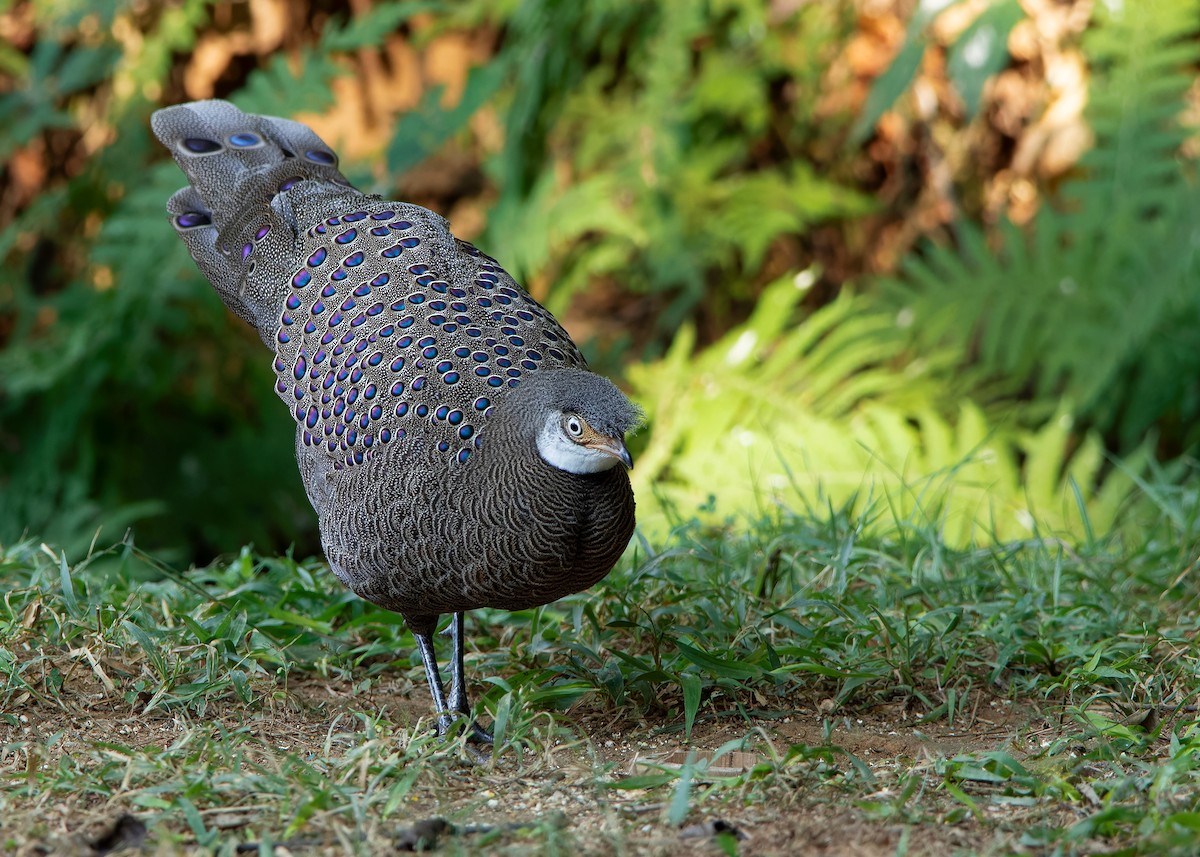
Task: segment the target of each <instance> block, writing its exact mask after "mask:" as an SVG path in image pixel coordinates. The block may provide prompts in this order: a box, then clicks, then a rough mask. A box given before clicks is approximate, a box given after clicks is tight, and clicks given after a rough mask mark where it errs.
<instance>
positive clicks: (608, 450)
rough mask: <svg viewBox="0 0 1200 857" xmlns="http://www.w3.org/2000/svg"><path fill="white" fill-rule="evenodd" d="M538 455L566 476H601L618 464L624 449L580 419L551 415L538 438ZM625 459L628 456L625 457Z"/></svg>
mask: <svg viewBox="0 0 1200 857" xmlns="http://www.w3.org/2000/svg"><path fill="white" fill-rule="evenodd" d="M537 448H538V454H539V455H541V456H542V459H543V460H544V461H545V462H546V463H547V464H549V465H550V466H551V467H557V468H558V469H559V470H565V471H567V472H568V473H579V474H584V473H600V472H601V471H604V470H608V469H609V468H610V467H615V466H616V465H618V464H620V463H621V461H622V460H621V457H620V455H621V453H622V452H624V449H625V447H624V446H623V445H622V444H621V443H620V441H615V440H613V439H612V438H608V437H605V436H604V435H601V434H599V433H598V432H596V431H595V430H594V429H593V428H592V427H591V426H589V425H588V424H587V422H586V421H585V420H584V419H583V417H580V416H577V415H576V414H564V413H561V412H559V411H554V412H552V413H551V414H549V415H548V416H547V417H546V422H545V424H544V425H543V426H542V430H541V431H540V432H539V433H538V437H537ZM625 454H626V455H628V453H625Z"/></svg>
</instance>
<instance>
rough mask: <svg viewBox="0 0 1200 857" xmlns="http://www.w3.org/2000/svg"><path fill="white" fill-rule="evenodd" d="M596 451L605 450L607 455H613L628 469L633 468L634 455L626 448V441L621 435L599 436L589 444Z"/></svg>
mask: <svg viewBox="0 0 1200 857" xmlns="http://www.w3.org/2000/svg"><path fill="white" fill-rule="evenodd" d="M587 446H588V447H589V448H591V449H594V450H596V452H603V453H604V454H605V455H611V456H612V457H613V458H615V459H617V461H619V462H621V463H622V464H624V465H625V469H626V470H632V469H633V457H632V456H630V454H629V450H628V449H626V448H625V442H624V441H623V440H621V438H619V437H599V438H597V439H596V440H594V441H592V442H591V443H589V444H587Z"/></svg>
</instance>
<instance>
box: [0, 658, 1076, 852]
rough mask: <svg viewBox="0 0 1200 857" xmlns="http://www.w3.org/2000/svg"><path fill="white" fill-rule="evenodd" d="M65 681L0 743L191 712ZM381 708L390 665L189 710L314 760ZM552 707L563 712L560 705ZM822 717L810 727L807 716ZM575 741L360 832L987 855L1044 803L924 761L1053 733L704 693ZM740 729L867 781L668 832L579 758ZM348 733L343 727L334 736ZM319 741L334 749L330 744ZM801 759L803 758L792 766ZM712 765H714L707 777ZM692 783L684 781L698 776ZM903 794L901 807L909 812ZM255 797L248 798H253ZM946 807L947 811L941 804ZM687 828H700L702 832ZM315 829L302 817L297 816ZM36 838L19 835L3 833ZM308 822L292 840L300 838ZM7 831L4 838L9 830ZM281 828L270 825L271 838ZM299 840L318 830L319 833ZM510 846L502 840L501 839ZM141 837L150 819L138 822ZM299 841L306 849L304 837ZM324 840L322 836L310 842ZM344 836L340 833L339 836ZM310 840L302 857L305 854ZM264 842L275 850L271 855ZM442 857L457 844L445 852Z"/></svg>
mask: <svg viewBox="0 0 1200 857" xmlns="http://www.w3.org/2000/svg"><path fill="white" fill-rule="evenodd" d="M73 684H76V686H77V689H78V690H79V691H81V693H79V694H78V695H77V696H75V697H74V699H75V700H76V701H77V702H78V705H77V707H75V708H74V709H73V710H69V711H64V710H61V709H59V708H57V707H54V708H50V707H48V706H45V705H44V704H36V703H32V702H29V703H27V704H26V705H25V706H24V709H23V711H22V714H21V726H20V727H12V726H7V725H0V743H3V744H13V743H15V742H22V741H29V740H31V739H33V740H38V739H40V740H45V739H46V738H48V737H49V736H50V735H51V734H53V733H56V732H61V733H62V738H61V740H60V741H59V742H58V744H57V745H56V752H58V753H60V754H67V755H75V754H82V753H84V752H85V751H87V750H88V749H89V748H91V747H93V746H94V745H95V743H96V742H97V741H110V742H113V743H115V744H119V745H122V746H124V747H130V748H135V749H136V748H154V747H165V746H169V745H170V744H171V743H172V742H174V741H176V740H178V739H179V738H180V737H181V735H183V734H184V733H185V732H187V731H188V730H194V729H196V728H198V727H199V728H204V727H205V724H204V723H197V722H196V721H195V720H194V719H189V718H186V717H183V716H177V715H172V714H171V713H168V712H163V711H152V712H149V713H146V714H137V713H135V712H134V711H131V708H130V706H129V705H127V704H126V703H124V701H123V700H121V699H120V698H119V696H117V695H114V694H106V693H104V689H103V688H102V687H100V686H99V684H97V685H96V686H95V687H93V688H87V687H85V686H86V685H87V684H89V682H88V681H87V680H86V679H84V680H82V681H80V682H77V683H73ZM380 710H382V711H384V712H385V713H386V715H387V720H388V721H389V722H392V723H395V724H396V725H397V728H402V727H403V728H407V727H412V726H414V725H418V726H419V724H418V721H419V720H420V719H421V718H427V717H428V714H429V711H428V704H427V699H426V696H425V694H424V693H423V688H422V687H416V686H414V683H413V682H412V681H410V680H408V679H406V678H403V677H396V678H394V679H392V678H384V679H381V680H377V681H376V682H375V683H374V685H373V686H372V687H371V688H370V689H369V690H368V691H366V692H359V691H357V690H356V689H355V686H354V684H353V683H352V682H350V681H349V680H338V679H330V680H327V681H321V680H317V679H315V678H312V679H305V680H303V681H301V682H298V683H292V684H291V685H290V686H289V688H288V692H287V694H286V696H285V698H284V699H283V700H280V701H276V702H275V703H274V704H273V705H269V706H267V707H266V708H264V709H261V710H258V711H254V712H252V713H250V714H249V715H248V714H247V711H246V709H244V708H241V707H240V706H238V708H237V710H227V711H213V710H210V711H209V712H208V716H207V717H206V718H205V719H206V721H208V722H211V723H222V724H224V725H225V726H226V727H240V726H248V727H249V728H250V731H251V733H252V735H253V736H254V738H255V739H256V740H257V742H261V746H262V748H263V749H264V751H265V752H267V753H271V752H274V753H278V754H279V755H286V754H295V755H297V756H299V757H301V758H306V759H312V758H320V757H321V754H322V753H324V752H326V749H325V748H326V745H327V742H328V741H330V740H331V735H336V734H338V733H341V734H342V735H343V736H344V735H345V734H346V733H354V732H355V731H356V730H358V729H360V728H361V721H360V720H359V719H358V718H356V717H355V716H354V715H353V712H374V711H380ZM568 716H571V715H570V713H568ZM827 721H828V723H829V724H830V727H831V729H830V732H829V734H828V738H827V736H826V732H825V723H826V722H827ZM574 722H575V724H576V726H577V727H578V731H579V732H580V733H581V734H582V735H583V736H586V737H584V738H582V739H581V740H579V741H575V742H571V741H563V742H561V743H560V744H559V745H557V746H554V747H551V748H547V749H546V750H545V751H544V752H543V753H542V755H541V756H540V758H538V759H536V760H534V762H533V763H532V764H531V763H530V761H529V760H528V759H526V760H525V763H524V764H523V765H522V766H521V767H520V768H518V766H517V765H516V763H515V762H513V761H511V760H505V759H503V758H501V759H500V760H498V761H497V764H496V765H495V766H483V767H479V766H473V765H469V764H465V763H464V764H453V765H449V766H448V768H447V769H448V770H449V771H450V773H449V775H447V776H446V777H444V778H443V779H442V781H441V782H439V783H438V784H437V785H436V792H435V791H432V790H431V789H432V786H426V787H421V788H417V789H415V790H414V800H413V801H412V803H411V804H410V810H411V811H410V812H401V813H397V814H395V815H393V816H391V817H389V818H387V819H385V820H381V821H379V822H371V823H370V825H369V827H370V829H368V830H367V831H366V836H367V837H368V838H369V839H371V840H374V841H378V842H379V843H387V844H388V845H387V850H389V851H391V850H394V842H395V840H396V837H397V836H398V835H401V834H403V832H404V831H403V828H404V826H405V824H411V823H414V822H416V821H419V820H420V819H422V818H429V817H433V816H443V817H446V818H447V819H449V820H450V821H451V822H453V823H456V824H497V825H504V824H511V823H514V822H520V823H527V824H528V823H532V822H534V821H536V820H537V819H545V818H548V817H552V816H553V817H554V818H556V819H558V821H556V823H557V824H561V825H562V826H563V827H564V828H566V830H568V831H569V832H570V834H571V835H572V836H573V839H572V840H570V841H573V842H574V843H575V844H576V846H577V847H578V848H580V849H582V850H581V853H596V854H605V853H614V852H615V851H617V850H619V849H620V845H621V843H623V844H624V845H625V846H626V847H627V848H628V849H630V850H632V851H633V852H634V853H648V854H662V855H685V854H686V855H693V854H695V853H696V852H697V850H698V849H699V850H700V852H701V853H713V854H716V853H720V850H719V848H718V847H717V844H716V841H715V840H714V839H713V837H712V829H713V828H712V825H713V824H714V823H715V824H716V825H718V827H720V826H721V825H727V826H730V827H732V828H736V830H737V831H738V834H739V838H740V841H739V842H738V853H741V854H763V855H768V854H780V855H784V854H813V855H862V857H876V855H880V857H882V855H894V854H897V853H908V854H916V855H920V854H930V855H932V854H938V855H946V854H953V853H988V852H989V851H994V850H998V851H1006V852H1007V851H1010V850H1012V849H1014V847H1015V845H1016V840H1017V837H1019V836H1020V832H1021V831H1022V830H1023V829H1024V828H1025V827H1026V826H1027V824H1028V823H1030V822H1031V821H1032V820H1033V817H1032V813H1036V814H1037V821H1038V823H1040V824H1046V823H1048V822H1050V821H1051V819H1049V818H1047V810H1046V808H1045V807H1042V808H1038V809H1034V808H1027V807H1020V806H1011V807H1010V806H992V805H988V803H987V801H986V800H985V801H981V802H980V803H981V806H983V808H984V811H985V812H986V821H984V822H981V821H980V819H978V818H974V817H972V816H970V815H969V814H966V813H963V812H962V805H961V804H959V803H957V802H955V801H953V800H952V799H951V798H949V797H948V796H947V795H945V793H944V792H942V791H940V790H937V789H935V788H933V786H934V785H936V784H937V783H939V782H940V781H941V777H940V775H939V774H937V773H936V772H935V771H934V762H935V760H936V759H938V758H946V757H951V756H954V755H955V754H959V753H970V752H983V751H988V750H996V749H1003V750H1006V751H1007V752H1009V753H1011V754H1012V755H1013V756H1015V757H1016V758H1018V759H1021V758H1022V757H1027V756H1028V755H1029V754H1030V753H1031V752H1032V751H1035V750H1036V749H1037V748H1038V746H1039V744H1042V743H1043V742H1044V741H1045V740H1047V738H1048V737H1050V736H1052V735H1053V733H1054V732H1056V731H1057V730H1056V729H1055V728H1054V725H1053V724H1052V723H1049V722H1047V720H1046V718H1045V717H1044V716H1043V715H1041V714H1040V713H1039V712H1037V711H1036V710H1035V709H1033V708H1031V707H1023V706H1018V705H1013V704H1011V703H1009V702H1007V701H1004V700H981V701H980V703H979V705H977V706H976V708H975V710H974V712H972V713H970V714H968V715H966V717H965V719H964V720H963V721H962V722H959V723H958V724H956V725H955V726H953V727H951V726H948V725H946V724H945V722H933V723H928V724H919V723H918V722H917V718H916V715H915V713H913V712H910V711H906V710H905V709H904V708H903V707H902V706H900V705H888V706H880V707H876V708H873V709H870V710H858V711H834V710H833V703H832V700H812V701H811V704H805V702H804V701H799V702H797V703H796V704H795V707H794V708H792V709H790V710H786V711H775V712H771V713H770V716H767V717H758V716H753V715H752V716H751V718H750V719H749V720H747V719H745V718H744V717H743V716H741V714H740V713H739V711H738V709H737V708H736V707H735V706H733V705H732V704H729V705H728V706H727V708H726V710H722V709H721V701H720V700H716V701H713V702H712V703H710V705H709V706H708V707H707V709H706V711H704V712H702V715H701V717H700V718H699V719H698V721H697V724H696V728H695V730H694V733H693V736H692V740H691V742H690V743H687V744H685V743H684V742H683V735H682V730H681V729H678V728H673V727H677V724H668V723H662V722H651V721H643V722H635V721H630V720H629V719H628V718H627V717H622V716H620V715H618V714H616V713H614V712H598V711H590V712H578V713H576V716H575V717H574ZM750 733H753V735H754V740H753V741H752V742H751V744H750V746H749V747H748V749H747V750H746V751H744V752H739V753H736V754H734V755H733V756H732V757H725V758H724V759H723V760H722V762H721V763H719V764H721V765H723V766H725V767H727V768H728V769H729V770H728V771H727V773H735V774H736V773H741V772H742V771H744V770H747V769H749V768H750V767H752V766H753V765H754V764H756V763H757V762H760V761H767V760H769V759H770V758H771V757H772V756H775V757H779V756H782V755H783V754H784V753H786V751H787V750H788V748H789V747H790V746H792V745H796V744H805V745H808V746H810V747H823V746H826V745H827V744H828V745H832V746H834V747H837V748H840V749H841V751H844V753H837V754H835V755H834V756H833V757H832V762H831V767H832V768H833V769H837V770H846V769H848V768H849V767H850V764H851V763H850V761H849V759H848V757H847V756H846V755H845V754H850V755H851V756H853V757H856V758H857V759H858V760H860V761H861V763H863V764H864V765H866V766H867V767H869V768H870V770H871V772H872V774H874V776H875V777H876V784H875V788H876V791H874V792H869V791H868V792H866V793H857V794H854V793H847V792H846V791H839V790H838V789H837V788H834V787H828V786H824V785H822V779H821V777H820V776H812V773H813V768H812V767H809V768H807V769H806V771H807V773H808V775H807V776H802V775H797V776H796V777H794V778H791V779H788V778H786V777H776V778H775V780H778V781H777V782H776V781H772V782H771V783H770V784H768V785H764V786H762V787H761V788H759V789H758V791H755V792H753V793H752V792H751V791H750V790H749V788H748V787H747V786H742V787H740V788H741V792H740V793H739V792H736V791H735V792H731V793H730V794H728V795H727V796H726V797H724V798H723V799H719V800H717V801H708V802H705V803H703V804H702V805H701V806H700V808H699V809H698V810H693V812H692V813H691V814H690V815H689V818H688V821H687V823H685V825H684V827H683V828H682V829H679V828H675V827H671V826H669V825H667V824H666V822H665V803H664V801H667V800H669V799H670V790H669V789H659V790H657V791H651V790H640V789H632V790H617V789H611V788H603V787H598V786H597V769H598V767H599V768H604V767H607V768H608V770H609V771H610V773H611V777H620V776H623V775H636V774H647V773H654V772H655V771H657V770H661V769H660V768H656V767H654V766H655V765H657V764H663V763H665V764H672V763H679V762H682V761H683V760H684V759H685V758H686V757H687V754H688V752H689V751H692V752H694V753H695V754H697V756H704V755H705V754H706V753H708V754H711V753H712V752H713V751H714V750H715V749H716V748H718V747H720V746H721V745H722V744H724V743H725V742H727V741H730V740H734V739H739V738H742V737H743V736H746V735H747V734H750ZM341 740H342V741H343V742H345V743H347V744H348V743H350V742H349V741H348V740H347V739H346V738H344V737H343V738H342V739H341ZM337 743H338V741H337V740H336V739H334V745H333V746H334V752H335V753H336V752H338V749H337ZM55 763H56V760H55V759H35V760H31V759H30V758H28V756H27V755H26V756H25V757H21V754H20V753H19V752H9V753H7V754H4V755H0V776H4V778H5V779H7V780H9V781H10V782H12V781H13V780H11V779H9V777H10V776H11V775H12V774H14V773H17V772H18V771H20V770H23V769H25V768H27V767H28V766H29V765H31V764H38V765H42V766H45V765H53V764H55ZM806 764H809V765H810V766H811V765H814V764H818V763H817V762H809V763H806ZM906 772H917V773H924V774H926V775H927V776H928V784H927V785H928V787H922V788H921V790H920V796H918V797H917V798H915V799H914V800H912V801H910V802H909V803H908V804H907V805H906V806H907V809H899V810H897V811H896V812H894V813H889V812H888V811H887V810H886V809H884V810H881V809H880V807H887V806H890V805H895V804H896V803H897V802H896V800H895V799H896V797H897V786H898V779H899V778H900V776H901V775H903V774H905V773H906ZM717 773H722V772H721V771H718V772H717ZM703 785H704V781H700V782H698V783H697V787H703ZM914 804H919V806H916V807H915V808H914V806H913V805H914ZM128 808H129V807H128V806H123V805H122V801H121V800H120V799H119V798H117V799H113V800H110V801H105V800H103V799H100V798H89V797H88V796H86V795H80V796H78V798H77V799H66V800H63V799H61V797H58V796H56V797H54V798H51V797H50V796H48V795H47V796H45V797H44V798H43V799H42V800H33V801H31V802H30V804H29V806H28V807H27V811H28V813H29V814H30V815H29V817H30V819H33V818H36V824H33V825H26V824H22V823H21V820H20V819H14V818H11V817H10V818H9V819H7V820H0V830H3V829H4V828H7V830H5V831H4V836H3V839H4V840H7V846H6V847H8V848H12V847H15V849H16V853H18V854H27V855H34V854H47V853H78V854H95V853H101V852H97V851H95V850H94V849H89V848H88V847H87V843H88V842H89V841H90V840H91V839H94V837H95V836H97V835H98V833H99V832H100V831H102V830H104V829H105V828H106V827H111V825H112V824H113V822H114V820H115V819H116V818H117V817H119V816H120V814H121V813H122V812H123V811H124V810H125V809H128ZM259 809H261V807H259ZM254 810H255V808H254V807H240V806H237V805H232V806H225V807H213V808H211V809H208V810H206V812H210V813H213V814H214V817H215V818H216V820H217V821H219V822H220V826H223V827H226V828H230V829H236V828H238V827H239V826H246V825H250V826H253V827H255V828H256V829H261V825H260V824H258V823H257V822H256V819H255V812H254ZM956 810H957V812H956ZM1073 811H1074V810H1073V809H1072V808H1071V807H1063V808H1062V809H1061V810H1059V811H1058V812H1060V813H1061V814H1062V815H1063V817H1062V818H1060V819H1059V820H1058V823H1061V824H1069V823H1071V822H1072V821H1073V820H1075V816H1074V815H1072V814H1071V813H1072V812H1073ZM705 825H708V826H707V827H706V826H705ZM310 827H314V828H316V829H318V830H319V829H320V827H321V825H320V824H319V823H314V824H313V825H310ZM22 829H24V830H25V831H27V832H29V833H32V832H33V831H34V830H37V831H39V832H40V835H37V836H34V837H32V838H29V837H26V836H23V835H21V830H22ZM308 830H309V828H308V827H306V828H305V832H304V834H303V835H305V836H308V835H309V833H308ZM14 834H15V835H14ZM326 834H327V835H328V837H329V838H325V839H324V841H323V842H322V841H320V840H316V839H312V838H310V839H308V840H300V841H297V842H294V843H293V847H292V848H291V849H290V850H291V852H292V853H316V852H321V853H339V851H341V850H344V847H340V846H338V845H337V840H336V839H335V838H332V834H328V831H327V832H326ZM278 835H279V836H282V831H280V832H279V834H278ZM316 835H322V834H320V833H318V834H316ZM512 835H513V836H514V837H517V839H516V840H514V841H519V834H516V833H514V834H512ZM151 837H153V831H152V832H151ZM458 843H461V847H463V848H465V849H466V850H467V851H468V853H470V852H471V851H472V850H473V846H472V845H471V844H470V837H469V836H467V837H457V838H456V848H457V847H459V845H458ZM306 846H307V847H306ZM322 846H324V847H322ZM343 846H344V842H343ZM314 849H315V851H314ZM276 853H284V852H282V851H280V850H278V849H277V850H276ZM451 853H457V852H456V850H455V849H451Z"/></svg>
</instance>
